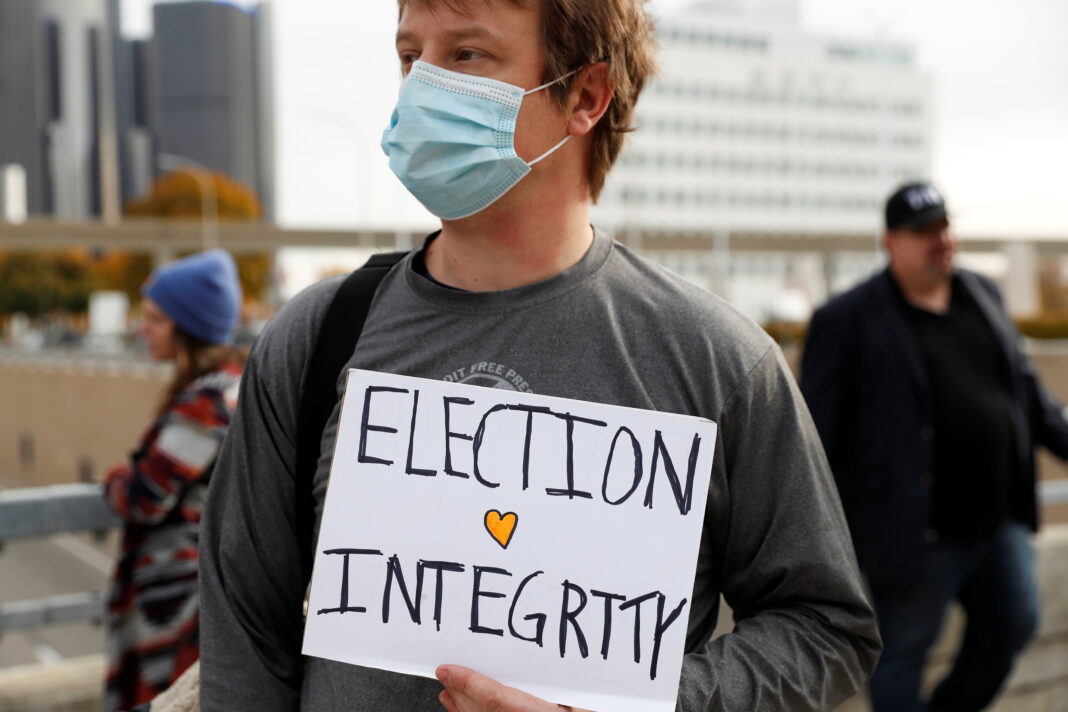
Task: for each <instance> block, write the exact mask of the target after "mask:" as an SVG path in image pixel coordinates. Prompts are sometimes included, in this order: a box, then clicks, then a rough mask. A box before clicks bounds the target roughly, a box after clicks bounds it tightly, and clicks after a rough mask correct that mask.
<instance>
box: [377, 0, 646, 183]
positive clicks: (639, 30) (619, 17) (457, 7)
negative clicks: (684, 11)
mask: <svg viewBox="0 0 1068 712" xmlns="http://www.w3.org/2000/svg"><path fill="white" fill-rule="evenodd" d="M435 1H436V2H440V3H442V4H444V5H446V6H447V7H449V8H450V9H452V10H454V11H457V12H461V11H462V7H463V6H464V5H465V4H466V3H467V2H470V1H471V0H397V4H398V6H399V8H400V12H401V13H403V12H404V9H405V8H406V7H407V6H408V5H409V4H411V3H413V2H421V3H424V4H430V3H433V2H435ZM484 1H485V2H489V0H484ZM507 1H508V2H511V3H512V4H513V5H518V6H520V7H529V6H530V3H531V2H532V1H536V2H540V3H541V12H542V21H541V32H542V37H543V40H544V42H545V52H546V62H545V72H544V74H543V77H542V81H545V82H548V81H552V80H553V79H556V78H557V77H562V76H564V75H565V74H567V73H568V72H570V71H573V70H576V69H582V68H583V67H586V66H589V65H591V64H594V63H595V62H605V63H606V64H607V65H608V77H609V79H610V81H611V82H612V83H613V84H614V85H615V94H614V95H613V97H612V101H611V103H610V104H609V105H608V111H606V112H605V115H604V116H603V117H602V118H601V120H600V121H599V122H598V123H597V126H596V127H594V129H593V145H592V147H591V149H590V156H589V164H588V166H587V173H586V180H587V182H588V184H589V186H590V194H591V195H592V197H593V200H594V202H596V201H597V197H598V196H599V195H600V194H601V189H602V188H603V187H604V181H605V176H607V175H608V171H609V169H611V168H612V164H613V163H615V161H616V158H618V157H619V152H620V151H621V150H622V149H623V139H624V138H625V136H626V134H627V133H628V132H630V131H633V130H634V127H633V126H632V125H631V122H632V121H633V119H634V107H635V105H636V104H637V103H638V97H639V96H640V95H641V93H642V89H644V88H645V83H646V81H648V80H649V78H650V77H652V76H653V74H655V73H656V58H655V54H656V42H655V39H654V36H653V23H652V20H650V18H649V16H648V14H646V12H645V7H644V6H645V0H507ZM572 79H573V77H572V78H568V79H566V80H564V81H561V82H559V83H557V84H554V85H553V86H552V87H551V88H550V91H551V92H552V94H553V96H554V97H555V98H556V100H557V102H558V103H559V104H560V106H566V104H567V97H568V94H569V92H570V90H571V82H572Z"/></svg>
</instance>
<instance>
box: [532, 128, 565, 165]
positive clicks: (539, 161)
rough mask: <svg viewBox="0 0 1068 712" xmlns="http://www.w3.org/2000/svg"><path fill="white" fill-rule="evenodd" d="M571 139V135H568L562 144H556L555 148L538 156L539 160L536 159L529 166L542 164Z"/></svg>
mask: <svg viewBox="0 0 1068 712" xmlns="http://www.w3.org/2000/svg"><path fill="white" fill-rule="evenodd" d="M570 138H571V134H568V135H567V136H564V140H563V141H561V142H560V143H558V144H556V145H555V146H553V147H552V148H550V149H549V150H548V151H546V152H545V153H543V154H541V155H540V156H538V157H537V158H535V159H534V160H533V161H531V162H530V163H528V164H527V165H528V166H533V165H534V164H535V163H541V162H542V161H543V160H545V159H546V158H548V157H549V156H551V155H552V154H553V153H554V152H555V151H556V149H558V148H560V147H561V146H563V145H564V144H565V143H567V142H568V140H569V139H570Z"/></svg>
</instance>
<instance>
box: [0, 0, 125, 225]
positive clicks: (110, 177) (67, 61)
mask: <svg viewBox="0 0 1068 712" xmlns="http://www.w3.org/2000/svg"><path fill="white" fill-rule="evenodd" d="M111 27H112V23H111V21H110V18H109V16H108V6H107V4H106V3H105V2H104V0H4V1H3V2H0V166H2V165H6V164H16V165H20V166H22V168H23V170H24V172H25V176H26V194H25V200H26V208H27V210H28V212H29V213H31V214H37V215H53V216H57V217H64V218H78V217H85V216H88V215H100V214H101V213H102V211H103V201H105V200H106V199H108V198H109V197H110V199H111V200H113V201H114V199H115V197H114V193H113V191H114V187H115V182H114V181H115V173H114V160H115V158H114V142H113V140H109V138H112V137H113V136H114V133H113V132H110V131H109V128H110V126H109V123H110V117H111V116H112V115H113V114H112V105H110V104H109V102H108V98H107V92H108V90H109V89H110V88H111V83H110V81H108V77H107V70H108V68H109V67H110V64H109V63H108V57H109V55H110V53H109V51H108V50H109V49H110V43H111V38H112V36H113V35H112V31H111Z"/></svg>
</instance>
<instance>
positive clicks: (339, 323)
mask: <svg viewBox="0 0 1068 712" xmlns="http://www.w3.org/2000/svg"><path fill="white" fill-rule="evenodd" d="M406 254H408V253H407V252H385V253H381V254H377V255H373V256H372V257H371V259H369V260H368V261H367V263H366V264H364V265H363V266H362V267H360V268H359V269H357V270H355V271H354V272H353V273H352V274H350V275H349V276H348V277H346V278H345V281H344V282H342V283H341V286H340V287H339V288H338V290H337V294H335V295H334V299H333V301H332V302H330V307H329V309H327V311H326V316H325V317H324V318H323V323H322V326H321V327H320V329H319V339H318V341H317V342H316V345H315V351H314V352H313V353H312V357H311V360H310V361H309V362H308V370H307V375H306V376H305V377H304V383H303V388H301V396H300V410H299V411H298V413H297V470H296V479H297V536H298V537H299V539H298V540H299V543H300V552H301V571H302V574H303V576H304V579H303V580H304V581H305V582H307V581H309V580H310V579H311V570H312V561H313V560H314V552H313V548H314V546H315V542H313V541H312V532H313V531H314V529H315V498H314V496H313V494H314V493H313V485H314V483H315V470H316V467H317V466H318V464H319V449H320V446H321V443H322V439H323V430H324V429H325V428H326V422H327V421H328V420H330V414H331V413H332V412H333V411H334V406H336V405H337V401H338V393H337V380H338V377H339V376H340V375H341V369H342V368H344V367H345V364H346V363H348V360H349V358H350V357H351V356H352V353H353V351H355V350H356V342H357V341H358V340H359V338H360V332H361V331H362V330H363V323H364V321H365V320H366V319H367V313H368V312H369V311H370V310H371V300H372V299H374V296H375V290H377V289H378V285H379V284H380V283H381V282H382V279H383V278H384V277H385V276H386V273H387V272H389V271H390V269H392V268H393V266H394V265H395V264H397V263H398V262H400V260H401V259H402V258H403V257H404V256H405V255H406Z"/></svg>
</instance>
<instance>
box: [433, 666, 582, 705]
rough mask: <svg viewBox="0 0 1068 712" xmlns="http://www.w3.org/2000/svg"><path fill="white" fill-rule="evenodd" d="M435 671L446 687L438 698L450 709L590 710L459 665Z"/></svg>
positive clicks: (441, 667) (443, 667)
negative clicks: (550, 699) (556, 701)
mask: <svg viewBox="0 0 1068 712" xmlns="http://www.w3.org/2000/svg"><path fill="white" fill-rule="evenodd" d="M435 674H436V675H437V676H438V680H439V681H441V684H442V685H444V686H445V689H444V690H442V691H441V694H440V695H438V700H439V701H440V702H441V704H442V705H443V706H444V707H445V709H447V710H448V711H449V712H560V710H574V712H588V711H584V710H578V709H576V708H574V707H567V706H565V705H554V704H553V703H551V702H546V701H545V700H543V699H540V698H538V697H534V696H533V695H528V694H527V693H525V692H523V691H522V690H517V689H515V688H514V687H506V686H504V685H502V684H501V683H499V682H497V681H496V680H491V679H490V678H488V677H486V676H485V675H479V674H478V673H477V672H475V671H474V670H469V669H467V668H465V667H461V666H459V665H442V666H440V667H439V668H438V669H437V670H436V671H435Z"/></svg>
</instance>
